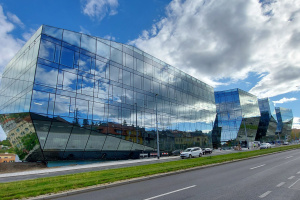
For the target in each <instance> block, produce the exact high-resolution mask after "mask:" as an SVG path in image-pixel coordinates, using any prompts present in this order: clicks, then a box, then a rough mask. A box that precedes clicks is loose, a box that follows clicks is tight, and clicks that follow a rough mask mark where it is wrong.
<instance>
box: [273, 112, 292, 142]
mask: <svg viewBox="0 0 300 200" xmlns="http://www.w3.org/2000/svg"><path fill="white" fill-rule="evenodd" d="M275 111H276V116H277V121H278V125H277V129H276V133H277V134H278V139H279V140H286V139H288V137H289V136H290V135H291V133H292V127H293V119H294V117H293V112H292V110H291V109H288V108H282V107H276V108H275Z"/></svg>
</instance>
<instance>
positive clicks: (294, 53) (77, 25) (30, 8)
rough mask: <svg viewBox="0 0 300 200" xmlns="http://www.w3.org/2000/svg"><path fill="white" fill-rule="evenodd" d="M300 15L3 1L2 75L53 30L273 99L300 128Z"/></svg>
mask: <svg viewBox="0 0 300 200" xmlns="http://www.w3.org/2000/svg"><path fill="white" fill-rule="evenodd" d="M299 10H300V2H299V1H297V0H295V1H293V0H287V1H278V2H276V1H272V0H270V1H269V0H268V1H265V0H261V1H257V0H248V1H237V0H190V1H180V0H173V1H171V0H152V1H150V0H148V1H141V0H78V1H76V0H63V1H61V0H52V1H39V0H31V1H23V0H10V1H5V0H0V44H1V45H0V73H2V72H3V70H4V67H5V65H6V64H7V63H8V62H9V60H10V59H11V58H12V57H13V56H14V54H15V53H16V52H17V51H18V50H19V49H20V48H21V47H22V45H23V44H24V43H25V41H26V40H27V39H28V38H30V36H31V35H32V34H33V33H34V32H35V31H36V30H37V29H38V27H39V26H40V25H42V24H47V25H51V26H55V27H59V28H64V29H69V30H73V31H77V32H83V33H86V34H89V35H93V36H98V37H102V38H106V39H111V40H115V41H117V42H121V43H128V44H131V45H135V46H137V47H138V48H140V49H142V50H144V51H145V52H148V53H150V54H152V55H154V56H156V57H158V58H159V59H161V60H164V61H165V62H167V63H169V64H171V65H173V66H175V67H177V68H179V69H181V70H183V71H185V72H187V73H189V74H191V75H193V76H195V77H196V78H198V79H200V80H202V81H204V82H206V83H208V84H210V85H212V86H214V87H215V90H217V91H219V90H226V89H232V88H241V89H243V90H245V91H248V92H251V93H252V94H255V95H257V96H258V97H270V99H271V100H272V101H274V102H275V103H276V106H280V107H285V108H291V109H293V113H294V116H295V119H294V127H297V128H300V111H299V109H298V105H299V99H300V93H299V90H300V76H299V75H300V64H299V63H300V52H299V48H298V46H299V45H300V30H299V27H300V12H299ZM3 138H4V134H3V133H2V134H0V139H3Z"/></svg>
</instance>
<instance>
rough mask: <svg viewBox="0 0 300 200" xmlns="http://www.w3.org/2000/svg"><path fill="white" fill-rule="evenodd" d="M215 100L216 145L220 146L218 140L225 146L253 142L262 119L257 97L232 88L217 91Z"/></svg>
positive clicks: (214, 134)
mask: <svg viewBox="0 0 300 200" xmlns="http://www.w3.org/2000/svg"><path fill="white" fill-rule="evenodd" d="M215 102H216V107H217V117H216V120H215V126H214V131H213V132H214V133H213V139H214V140H213V143H214V146H215V147H216V146H219V144H218V142H220V143H221V145H224V146H234V145H238V144H241V145H242V146H247V143H249V142H253V141H254V140H255V137H256V132H257V129H258V124H259V120H260V111H259V106H258V100H257V97H256V96H254V95H252V94H250V93H248V92H245V91H243V90H241V89H232V90H225V91H217V92H215ZM216 140H217V141H216ZM218 140H220V141H218Z"/></svg>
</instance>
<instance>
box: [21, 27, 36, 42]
mask: <svg viewBox="0 0 300 200" xmlns="http://www.w3.org/2000/svg"><path fill="white" fill-rule="evenodd" d="M35 32H36V30H35V29H32V28H31V29H29V31H28V32H25V33H23V34H22V37H23V38H24V39H25V41H28V40H29V39H30V38H31V37H32V36H33V34H34V33H35Z"/></svg>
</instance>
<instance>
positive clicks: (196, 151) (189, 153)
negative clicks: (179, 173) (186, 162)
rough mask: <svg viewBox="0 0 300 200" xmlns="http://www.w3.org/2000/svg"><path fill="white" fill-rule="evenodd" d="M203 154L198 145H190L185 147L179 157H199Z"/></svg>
mask: <svg viewBox="0 0 300 200" xmlns="http://www.w3.org/2000/svg"><path fill="white" fill-rule="evenodd" d="M202 155H203V152H202V149H201V148H200V147H191V148H187V149H185V150H184V151H183V152H182V153H181V154H180V157H181V158H182V159H183V158H193V157H201V156H202Z"/></svg>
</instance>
